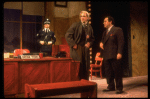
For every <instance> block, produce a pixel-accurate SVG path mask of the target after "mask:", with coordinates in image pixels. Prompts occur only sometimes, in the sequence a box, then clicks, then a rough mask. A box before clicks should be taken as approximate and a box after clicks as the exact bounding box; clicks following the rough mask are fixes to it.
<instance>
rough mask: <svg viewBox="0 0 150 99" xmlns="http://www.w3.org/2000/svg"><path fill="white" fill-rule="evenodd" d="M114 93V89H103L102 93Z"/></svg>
mask: <svg viewBox="0 0 150 99" xmlns="http://www.w3.org/2000/svg"><path fill="white" fill-rule="evenodd" d="M108 91H115V89H104V90H103V92H108Z"/></svg>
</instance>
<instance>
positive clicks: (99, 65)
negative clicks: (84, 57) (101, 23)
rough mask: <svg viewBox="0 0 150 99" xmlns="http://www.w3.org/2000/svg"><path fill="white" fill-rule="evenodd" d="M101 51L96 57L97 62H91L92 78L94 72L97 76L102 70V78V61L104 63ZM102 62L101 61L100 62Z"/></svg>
mask: <svg viewBox="0 0 150 99" xmlns="http://www.w3.org/2000/svg"><path fill="white" fill-rule="evenodd" d="M100 54H101V53H100V52H98V53H96V57H95V64H90V70H89V71H90V72H91V79H92V73H93V72H94V73H95V75H96V76H97V72H100V77H101V78H102V63H103V58H101V57H99V56H100ZM99 62H100V63H99Z"/></svg>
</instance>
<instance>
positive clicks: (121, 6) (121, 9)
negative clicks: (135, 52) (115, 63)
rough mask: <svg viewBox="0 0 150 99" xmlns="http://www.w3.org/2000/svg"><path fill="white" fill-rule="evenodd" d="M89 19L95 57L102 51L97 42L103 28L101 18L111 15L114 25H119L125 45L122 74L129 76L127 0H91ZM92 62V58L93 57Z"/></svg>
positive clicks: (128, 9)
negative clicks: (122, 0) (105, 0)
mask: <svg viewBox="0 0 150 99" xmlns="http://www.w3.org/2000/svg"><path fill="white" fill-rule="evenodd" d="M91 10H92V11H91V12H92V13H91V21H92V24H91V25H92V27H93V31H94V36H95V42H94V45H93V50H92V51H93V56H92V57H95V55H96V53H97V52H101V53H102V52H103V51H102V50H101V49H100V47H99V43H100V41H101V39H102V34H103V31H104V30H105V28H104V27H103V20H104V18H105V17H106V16H112V17H113V18H114V20H115V26H118V27H121V28H122V29H123V33H124V39H125V46H124V53H123V63H122V67H123V72H124V73H123V75H124V76H131V74H130V71H131V70H130V69H129V62H128V47H129V46H128V43H130V41H129V39H128V38H130V37H129V36H130V5H129V2H104V1H103V2H102V1H91ZM93 62H94V58H93ZM102 71H103V73H102V74H103V76H105V72H104V66H103V68H102Z"/></svg>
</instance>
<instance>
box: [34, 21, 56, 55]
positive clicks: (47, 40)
mask: <svg viewBox="0 0 150 99" xmlns="http://www.w3.org/2000/svg"><path fill="white" fill-rule="evenodd" d="M36 37H37V41H38V42H39V43H40V45H41V49H40V51H41V52H43V56H51V54H52V44H54V43H55V42H56V37H55V34H54V32H52V31H51V30H50V20H49V19H46V20H45V21H44V29H42V30H40V31H39V33H38V34H37V35H36Z"/></svg>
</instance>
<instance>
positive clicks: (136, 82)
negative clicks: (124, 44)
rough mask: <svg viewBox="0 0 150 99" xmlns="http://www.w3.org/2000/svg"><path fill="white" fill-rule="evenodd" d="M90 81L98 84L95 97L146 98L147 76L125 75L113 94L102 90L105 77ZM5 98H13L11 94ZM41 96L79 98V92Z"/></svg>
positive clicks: (104, 86) (94, 78)
mask: <svg viewBox="0 0 150 99" xmlns="http://www.w3.org/2000/svg"><path fill="white" fill-rule="evenodd" d="M89 80H90V81H93V82H96V83H97V85H98V90H97V91H98V92H97V98H148V76H137V77H126V78H123V93H122V94H115V91H111V92H102V90H103V89H105V88H106V87H107V83H106V79H105V78H104V79H101V78H100V77H94V76H93V78H92V80H91V79H90V78H89ZM5 98H13V97H12V96H9V97H5ZM18 98H24V94H20V95H19V96H18ZM43 98H80V94H79V93H77V94H66V95H58V96H49V97H43Z"/></svg>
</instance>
